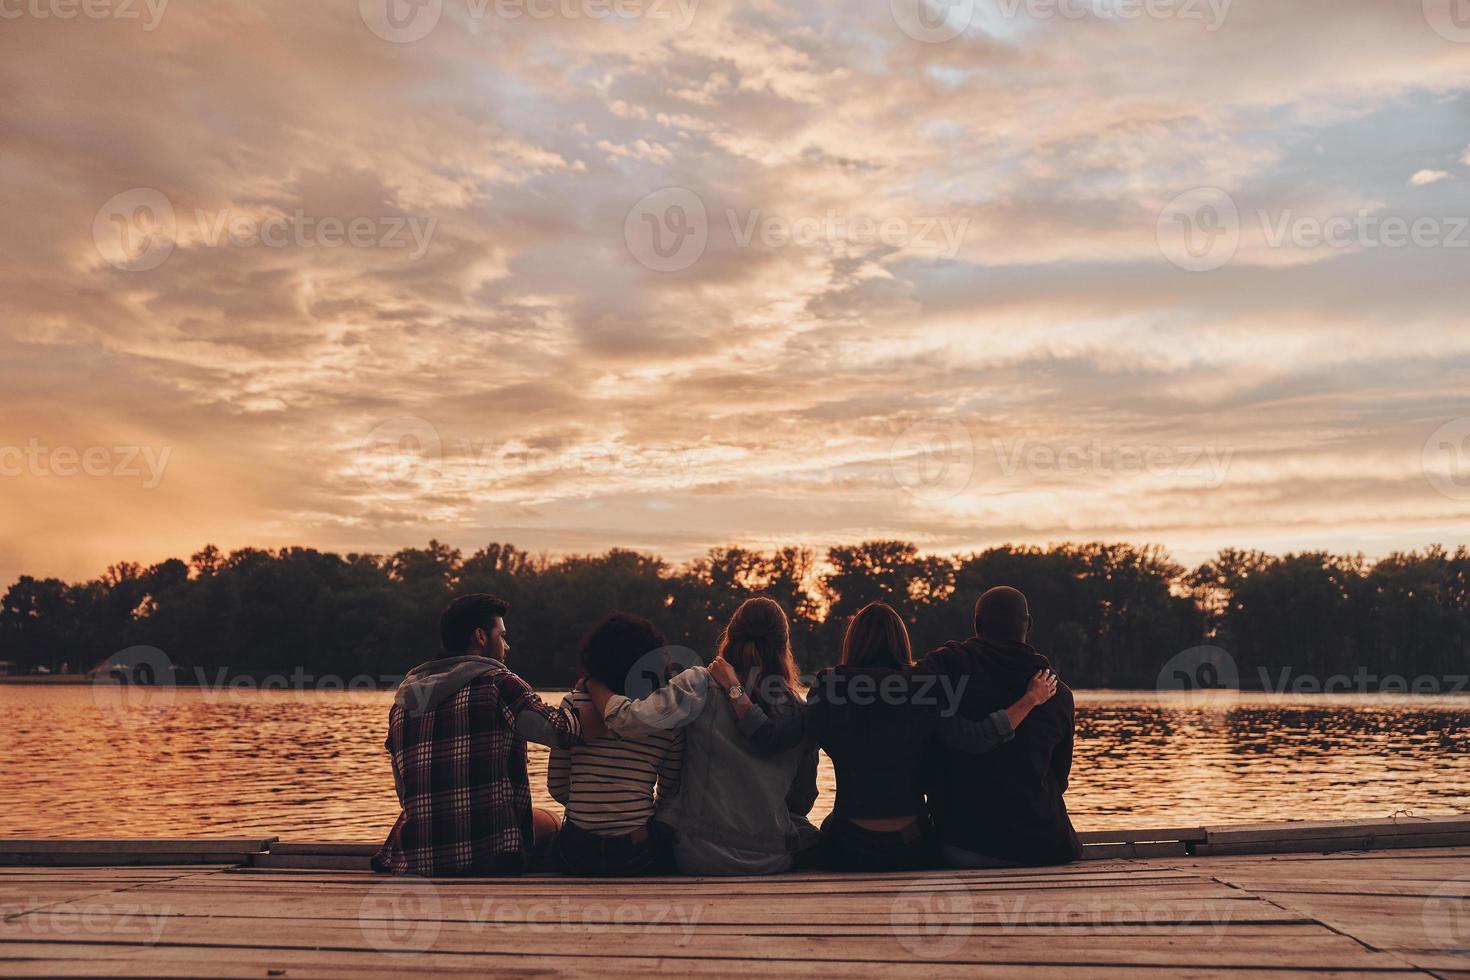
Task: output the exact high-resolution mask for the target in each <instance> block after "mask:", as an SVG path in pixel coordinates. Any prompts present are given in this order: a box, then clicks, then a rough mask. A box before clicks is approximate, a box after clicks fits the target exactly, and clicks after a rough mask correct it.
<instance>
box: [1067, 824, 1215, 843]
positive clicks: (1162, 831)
mask: <svg viewBox="0 0 1470 980" xmlns="http://www.w3.org/2000/svg"><path fill="white" fill-rule="evenodd" d="M1077 836H1078V837H1079V838H1080V839H1081V840H1082V843H1084V844H1148V843H1156V842H1158V841H1184V842H1186V843H1188V842H1193V841H1203V840H1205V839H1206V836H1205V828H1203V827H1163V828H1159V829H1152V830H1151V829H1147V828H1144V829H1139V830H1087V831H1082V832H1081V833H1079V834H1078V835H1077Z"/></svg>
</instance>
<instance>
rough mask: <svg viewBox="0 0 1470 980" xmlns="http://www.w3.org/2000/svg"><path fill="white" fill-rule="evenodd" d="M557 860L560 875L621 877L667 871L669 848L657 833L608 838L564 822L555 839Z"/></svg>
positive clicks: (645, 831) (655, 830)
mask: <svg viewBox="0 0 1470 980" xmlns="http://www.w3.org/2000/svg"><path fill="white" fill-rule="evenodd" d="M556 857H557V863H558V865H559V866H560V868H561V871H562V873H563V874H569V875H588V876H606V875H612V876H617V877H624V876H632V875H651V874H667V873H669V871H670V861H669V849H668V844H667V841H666V840H665V838H664V834H663V833H662V832H661V831H659V830H657V829H654V830H653V831H652V832H650V831H649V830H644V831H642V832H641V834H624V835H621V836H618V837H610V836H604V835H603V834H594V833H593V832H592V831H590V830H584V829H583V828H581V827H578V826H577V825H576V824H574V823H572V822H571V821H567V823H566V824H565V825H564V826H563V827H562V829H561V833H560V834H558V835H557V838H556Z"/></svg>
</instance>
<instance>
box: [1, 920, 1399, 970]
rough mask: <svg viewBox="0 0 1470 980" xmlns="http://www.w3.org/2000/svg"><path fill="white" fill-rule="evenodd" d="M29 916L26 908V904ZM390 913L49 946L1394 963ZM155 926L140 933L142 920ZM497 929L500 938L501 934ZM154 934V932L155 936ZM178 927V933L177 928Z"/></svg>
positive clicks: (1234, 948)
mask: <svg viewBox="0 0 1470 980" xmlns="http://www.w3.org/2000/svg"><path fill="white" fill-rule="evenodd" d="M33 915H34V914H33ZM404 926H405V924H404V923H401V922H398V921H396V920H394V919H391V918H385V919H372V918H370V917H365V918H364V919H362V920H361V921H360V922H359V923H357V924H354V925H351V926H346V925H333V924H326V923H317V922H300V921H297V920H276V921H275V922H272V923H271V924H270V925H269V927H265V926H261V927H258V928H256V929H252V930H242V929H240V928H239V927H238V925H237V924H236V923H234V922H233V921H231V920H222V919H215V918H206V919H189V920H188V922H187V928H186V929H185V928H178V929H177V931H175V925H174V923H173V922H171V921H170V922H165V923H164V928H163V931H162V933H159V932H158V931H157V929H158V922H157V920H150V919H146V918H145V917H137V918H136V919H133V918H129V917H126V916H117V917H114V918H112V919H111V920H107V921H103V920H98V921H95V922H94V923H92V927H91V928H89V929H88V930H87V934H86V935H85V936H77V935H76V934H74V933H73V934H68V935H59V936H56V937H54V938H55V939H56V941H57V943H58V944H59V945H86V944H87V943H98V942H106V943H113V942H122V943H124V944H129V945H144V946H148V947H157V946H160V945H190V946H210V947H215V948H219V949H224V948H229V949H236V948H256V949H262V948H269V949H292V948H295V949H312V950H321V951H323V952H332V953H334V952H336V951H341V950H352V949H371V948H379V949H380V951H391V952H395V953H420V954H426V955H427V954H431V953H432V954H438V953H473V952H479V953H482V954H488V953H493V952H497V951H499V952H507V953H513V954H515V955H517V956H526V955H532V954H535V955H538V956H552V955H581V956H586V957H589V958H593V959H597V960H608V959H617V958H623V957H630V956H631V957H648V956H658V957H660V958H662V959H663V960H664V961H665V962H666V963H673V962H680V963H682V962H683V961H686V960H709V959H719V960H744V961H746V963H747V964H748V965H749V968H751V969H759V968H760V964H762V963H765V962H767V961H771V960H805V961H808V962H810V963H813V964H820V963H823V962H831V961H843V960H852V959H857V960H861V961H864V962H873V963H878V962H889V963H912V962H935V963H991V964H1011V963H1029V964H1036V965H1041V964H1072V965H1093V966H1100V967H1129V966H1155V967H1158V966H1178V965H1194V966H1212V967H1233V968H1237V969H1244V968H1257V967H1281V966H1288V965H1289V966H1295V967H1299V968H1311V969H1315V970H1327V969H1342V970H1346V969H1373V968H1386V969H1394V968H1398V967H1400V966H1401V965H1402V964H1401V963H1400V962H1399V961H1397V960H1395V959H1394V958H1393V957H1392V956H1390V955H1389V954H1386V953H1380V952H1375V951H1371V950H1368V949H1366V948H1365V947H1363V946H1362V944H1360V943H1358V942H1356V941H1354V940H1353V939H1350V938H1348V937H1346V936H1340V935H1337V934H1335V933H1330V932H1329V933H1324V934H1320V935H1307V936H1296V937H1293V938H1292V940H1291V942H1290V943H1285V944H1284V943H1282V941H1281V940H1280V938H1279V937H1276V936H1260V935H1240V936H1235V935H1231V934H1230V933H1229V930H1228V927H1226V928H1222V929H1220V930H1218V931H1217V932H1215V933H1214V934H1212V935H1211V936H1208V937H1201V936H1199V935H1178V934H1174V933H1172V932H1170V931H1169V929H1168V928H1167V927H1166V928H1163V929H1160V930H1159V933H1158V934H1157V935H1154V936H1151V937H1149V940H1148V942H1139V941H1138V939H1137V937H1135V936H1127V935H1124V936H1116V935H1107V934H1105V933H1104V934H1097V933H1092V934H1085V935H1075V936H1073V935H1050V934H1049V935H1045V937H1044V939H1045V941H1044V942H1041V941H1038V939H1040V938H1042V937H1041V936H1030V935H1027V934H1026V930H1025V928H1024V926H1018V927H1015V928H1013V929H1012V930H1010V931H1007V932H1003V933H1001V934H984V935H981V934H976V932H975V930H973V929H972V928H970V927H967V926H964V925H963V924H954V925H949V926H945V927H943V928H939V929H935V928H933V927H926V928H924V929H922V930H920V931H916V932H915V933H914V934H902V933H899V932H898V931H897V930H892V929H890V930H874V931H872V932H870V933H868V934H867V935H865V936H859V937H849V936H830V935H819V936H762V937H760V941H759V942H752V941H751V940H750V937H748V936H743V935H735V936H731V935H704V934H700V933H698V932H697V930H695V929H684V928H676V929H672V930H663V931H658V932H653V931H649V930H629V929H626V928H625V927H618V926H616V925H613V924H610V923H609V924H606V925H604V926H600V927H599V926H593V927H590V928H589V927H588V926H587V925H586V924H584V923H578V922H567V923H553V924H550V925H543V924H521V925H520V926H519V928H516V929H513V930H510V931H507V932H505V933H503V934H502V933H497V932H495V931H493V930H492V929H490V928H488V927H487V926H485V925H482V924H472V925H464V924H459V923H444V922H433V923H429V924H428V925H427V926H426V927H424V928H420V927H419V926H418V925H413V924H410V925H409V926H408V928H405V927H404ZM150 929H152V930H154V931H151V932H150V931H147V930H150ZM502 936H503V938H501V937H502ZM155 937H156V938H155ZM176 937H177V938H176ZM0 938H3V939H6V940H18V941H23V942H35V941H37V940H38V939H40V938H42V937H39V936H37V935H36V932H35V930H34V928H33V926H32V924H31V923H29V922H25V921H15V920H12V921H11V922H7V923H5V924H3V925H0Z"/></svg>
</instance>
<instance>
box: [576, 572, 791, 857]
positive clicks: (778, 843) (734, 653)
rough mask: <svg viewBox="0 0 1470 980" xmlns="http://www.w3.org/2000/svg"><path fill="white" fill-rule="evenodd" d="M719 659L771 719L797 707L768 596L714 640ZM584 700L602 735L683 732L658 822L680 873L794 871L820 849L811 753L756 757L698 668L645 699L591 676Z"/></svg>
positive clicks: (725, 699)
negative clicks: (677, 768) (675, 778)
mask: <svg viewBox="0 0 1470 980" xmlns="http://www.w3.org/2000/svg"><path fill="white" fill-rule="evenodd" d="M719 656H720V658H721V659H722V660H724V661H725V662H727V663H729V664H731V665H732V666H735V667H736V668H738V669H739V670H740V671H741V673H742V676H745V677H747V678H748V679H749V681H750V688H751V689H750V692H749V696H750V698H751V699H753V700H754V701H755V702H756V703H758V704H759V705H760V706H761V709H762V711H763V712H764V713H765V714H766V715H767V716H769V717H771V718H774V719H778V720H779V719H783V718H787V717H794V716H795V715H797V713H798V712H800V710H801V708H802V700H801V698H800V696H799V695H798V694H797V693H796V690H795V685H796V666H795V662H794V660H793V659H792V656H791V627H790V624H789V623H788V621H787V619H786V613H785V611H784V610H782V608H781V606H780V605H779V604H778V603H776V602H775V601H773V600H771V599H767V598H765V597H758V598H754V599H747V600H746V601H745V602H743V603H741V604H740V608H738V609H736V610H735V614H734V615H733V616H731V617H730V622H729V624H728V625H727V626H726V627H725V631H724V633H723V634H722V635H721V637H720V647H719ZM587 690H588V693H589V694H591V695H592V700H593V701H594V703H595V704H596V705H597V707H598V709H600V711H601V712H602V715H603V717H604V719H605V721H606V724H607V727H608V730H609V731H611V732H613V733H614V734H616V735H618V736H620V737H624V738H646V737H647V736H648V735H650V734H652V733H657V732H667V731H670V730H672V729H682V730H683V733H684V759H683V767H682V772H681V775H680V780H679V789H678V792H677V793H675V794H674V795H672V796H669V797H660V800H659V805H658V812H657V815H656V816H655V818H654V819H655V821H656V822H657V823H658V824H659V825H660V826H661V827H662V828H665V829H666V830H667V831H669V832H670V834H671V836H672V838H673V854H674V861H675V863H676V865H677V866H678V868H679V870H680V871H682V872H684V873H685V874H695V875H725V874H728V875H737V874H740V875H748V874H774V873H777V872H781V871H788V870H790V869H791V868H792V867H793V865H794V864H795V862H796V855H797V854H798V853H799V852H801V851H803V850H805V849H806V848H808V847H811V846H812V845H813V844H815V843H816V840H817V837H818V834H817V829H816V828H815V827H813V826H812V825H811V822H810V821H808V820H807V818H806V815H807V814H808V813H810V812H811V808H812V804H813V803H815V802H816V799H817V753H816V749H815V748H813V747H809V746H804V745H803V746H796V747H793V748H791V749H787V750H784V751H779V752H775V753H773V754H771V755H769V756H767V757H764V758H762V757H759V756H756V755H753V754H752V753H751V752H750V751H749V749H748V748H747V746H746V741H745V738H744V736H742V735H741V734H740V729H739V727H738V724H737V720H736V717H735V712H734V710H733V709H732V707H731V705H730V702H731V701H732V700H733V699H734V697H735V696H737V695H738V696H740V697H745V696H746V690H745V689H744V688H741V687H739V686H737V687H736V688H734V689H732V690H731V691H730V692H728V693H727V692H726V690H725V689H724V688H722V687H721V686H720V685H718V684H716V683H714V681H713V680H712V679H711V677H710V675H709V671H708V670H706V669H705V668H704V667H690V668H689V669H688V670H685V671H683V672H681V673H679V674H677V675H675V676H674V678H673V679H672V680H671V681H670V682H669V683H668V685H667V686H665V687H663V688H661V689H659V690H657V691H654V692H653V693H652V694H650V695H649V696H648V697H645V698H642V699H641V700H637V701H634V700H630V699H629V698H627V697H626V696H623V695H618V694H614V693H613V692H612V690H611V689H609V688H608V686H607V685H606V684H602V683H600V682H598V681H597V680H596V678H592V677H589V678H588V681H587Z"/></svg>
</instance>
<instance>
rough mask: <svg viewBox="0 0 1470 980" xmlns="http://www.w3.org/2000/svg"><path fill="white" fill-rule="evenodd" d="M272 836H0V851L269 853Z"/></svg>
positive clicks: (62, 852)
mask: <svg viewBox="0 0 1470 980" xmlns="http://www.w3.org/2000/svg"><path fill="white" fill-rule="evenodd" d="M275 840H276V838H274V837H219V838H213V837H190V838H176V839H171V838H142V837H138V838H131V839H121V840H120V839H87V838H81V837H77V838H60V837H57V838H34V837H0V851H3V852H5V853H7V854H77V853H85V854H118V855H125V854H177V853H180V852H186V853H190V854H207V853H209V852H211V851H213V852H215V853H219V854H240V853H248V852H254V851H265V850H269V849H270V847H271V845H272V844H273V843H274V842H275Z"/></svg>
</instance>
